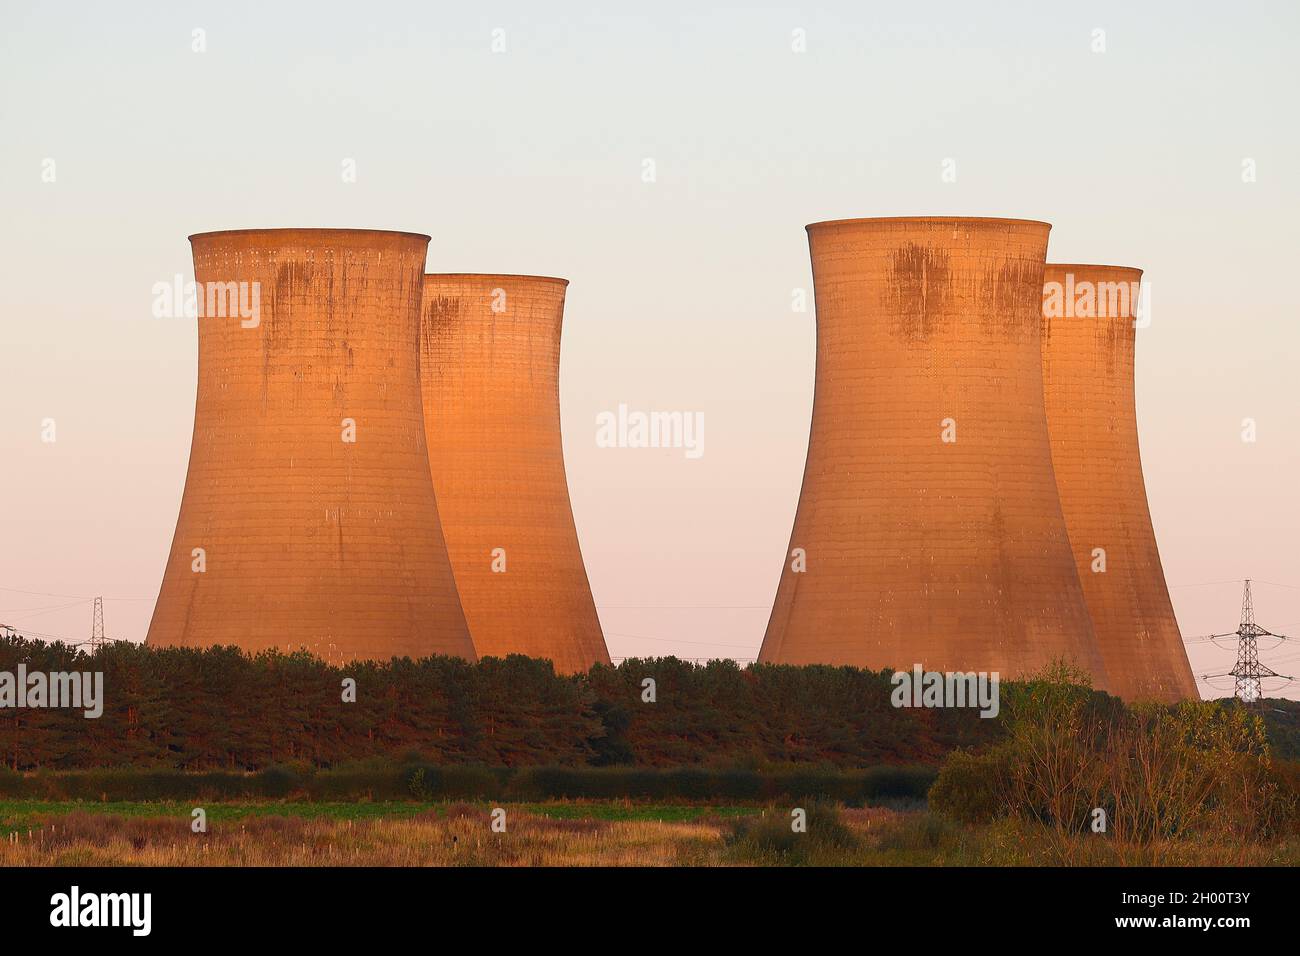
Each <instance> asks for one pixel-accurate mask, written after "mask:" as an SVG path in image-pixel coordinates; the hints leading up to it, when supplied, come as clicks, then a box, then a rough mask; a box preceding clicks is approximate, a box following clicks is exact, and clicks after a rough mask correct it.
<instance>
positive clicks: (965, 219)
mask: <svg viewBox="0 0 1300 956" xmlns="http://www.w3.org/2000/svg"><path fill="white" fill-rule="evenodd" d="M886 223H908V224H911V225H918V226H919V225H923V224H927V223H929V224H936V225H939V224H944V225H961V224H963V223H969V224H976V223H978V224H995V223H996V224H1001V225H1008V226H1046V227H1047V228H1048V229H1051V228H1052V224H1051V223H1050V222H1046V221H1044V220H1042V219H1017V218H1014V217H1011V218H1008V217H1002V216H862V217H857V218H849V219H823V220H820V221H818V222H810V223H808V225H806V226H804V229H805V230H807V231H808V232H812V230H814V229H824V228H828V227H831V226H868V225H878V224H879V225H884V224H886Z"/></svg>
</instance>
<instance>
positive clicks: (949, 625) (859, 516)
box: [760, 216, 1105, 686]
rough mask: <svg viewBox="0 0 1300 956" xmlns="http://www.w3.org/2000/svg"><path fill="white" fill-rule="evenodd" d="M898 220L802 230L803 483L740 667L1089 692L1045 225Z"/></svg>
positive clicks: (1096, 660) (1094, 657) (1091, 669)
mask: <svg viewBox="0 0 1300 956" xmlns="http://www.w3.org/2000/svg"><path fill="white" fill-rule="evenodd" d="M1050 228H1051V227H1050V225H1048V224H1047V223H1042V222H1037V221H1034V220H1022V219H991V218H973V219H967V218H960V217H924V216H923V217H904V218H885V219H850V220H833V221H830V222H825V223H814V224H812V225H810V226H809V227H808V229H807V231H808V239H809V247H810V250H811V254H812V267H813V281H814V287H815V297H816V305H817V372H816V383H815V389H814V402H813V417H812V427H811V429H810V437H809V447H808V460H807V464H806V466H805V470H804V480H803V488H802V491H801V493H800V497H799V506H798V511H797V514H796V518H795V525H794V530H793V534H792V536H791V539H790V550H791V553H793V552H794V551H795V549H800V551H801V552H802V554H803V556H804V564H803V568H802V569H801V570H800V569H796V566H795V565H796V561H795V560H793V559H792V558H791V555H790V554H788V555H787V558H786V562H785V565H784V567H783V570H782V574H781V579H780V583H779V587H778V590H777V597H776V601H775V604H774V607H773V610H772V617H771V620H770V621H769V624H768V629H767V634H766V636H765V638H764V642H763V648H762V651H761V652H760V660H763V661H770V662H774V663H790V664H811V663H824V664H851V665H854V666H858V667H871V668H899V669H910V668H911V667H912V665H913V664H915V663H920V664H922V665H924V666H925V667H926V668H927V669H932V670H951V671H957V670H960V671H971V670H976V671H998V672H999V673H1001V674H1002V675H1003V676H1004V677H1023V676H1026V675H1029V674H1033V673H1036V672H1038V671H1041V670H1042V669H1043V668H1045V667H1046V666H1047V665H1049V664H1051V663H1052V662H1054V661H1057V660H1066V661H1070V662H1073V663H1074V664H1076V665H1078V666H1080V667H1082V668H1084V669H1085V670H1086V671H1087V672H1088V673H1089V674H1091V675H1092V676H1093V678H1094V682H1095V683H1097V684H1098V685H1100V686H1105V673H1104V670H1103V669H1102V667H1101V663H1100V657H1099V655H1098V653H1097V649H1096V646H1095V640H1094V637H1093V633H1092V627H1091V623H1090V621H1089V619H1088V614H1087V609H1086V606H1085V604H1084V600H1083V595H1082V591H1081V589H1080V585H1079V579H1078V574H1077V572H1076V570H1075V567H1074V561H1073V558H1072V556H1071V553H1070V548H1069V541H1068V538H1067V536H1066V532H1065V524H1064V520H1063V518H1062V516H1061V509H1060V501H1059V499H1058V497H1057V492H1056V484H1055V479H1054V477H1053V474H1052V466H1051V451H1050V447H1049V444H1048V436H1047V426H1046V420H1045V414H1044V408H1043V391H1042V370H1041V356H1040V341H1039V335H1040V328H1039V322H1040V317H1041V296H1042V270H1043V261H1044V257H1045V254H1046V250H1047V237H1048V232H1049V230H1050Z"/></svg>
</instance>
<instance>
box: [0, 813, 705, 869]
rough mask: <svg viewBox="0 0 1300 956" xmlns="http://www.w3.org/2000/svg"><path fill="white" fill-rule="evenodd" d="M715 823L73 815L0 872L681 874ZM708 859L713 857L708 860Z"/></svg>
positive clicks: (460, 816)
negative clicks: (397, 869) (203, 821)
mask: <svg viewBox="0 0 1300 956" xmlns="http://www.w3.org/2000/svg"><path fill="white" fill-rule="evenodd" d="M721 827H722V825H721V824H708V823H660V822H657V821H639V820H638V821H617V822H614V821H605V820H568V819H551V818H548V817H543V816H535V815H532V814H528V813H525V812H523V811H520V810H509V811H508V815H507V818H506V832H505V833H494V832H492V829H491V825H490V819H489V816H488V813H487V811H486V810H485V809H481V808H480V809H476V810H473V811H470V812H466V811H463V810H459V809H458V808H452V810H451V812H449V813H448V814H446V815H445V816H444V815H439V814H434V813H425V814H420V815H418V816H415V817H412V818H408V819H377V820H360V821H352V820H331V819H322V818H317V819H304V818H300V817H275V816H265V817H255V818H248V819H245V820H242V821H239V822H233V821H231V822H226V823H212V824H210V825H209V830H208V832H207V833H206V834H199V833H192V832H191V831H190V823H189V821H188V820H186V819H174V818H157V817H155V818H140V817H134V818H132V817H117V816H109V815H103V814H89V813H84V812H80V811H77V812H73V813H69V814H66V815H61V816H59V817H58V818H57V819H53V820H51V821H50V822H49V823H48V824H46V825H44V826H42V827H40V828H39V829H35V830H33V831H31V835H30V836H28V835H27V834H25V833H19V834H16V837H17V839H7V840H4V841H3V842H0V866H51V865H53V866H681V865H694V864H707V863H710V862H716V860H712V859H710V852H709V851H710V849H711V848H714V847H716V846H717V845H720V838H721V835H722V829H721ZM714 856H716V854H714Z"/></svg>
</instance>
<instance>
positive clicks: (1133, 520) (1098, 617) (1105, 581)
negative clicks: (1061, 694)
mask: <svg viewBox="0 0 1300 956" xmlns="http://www.w3.org/2000/svg"><path fill="white" fill-rule="evenodd" d="M1141 279H1142V270H1140V269H1127V268H1123V267H1119V266H1084V265H1048V266H1047V269H1046V271H1045V273H1044V294H1043V386H1044V395H1045V400H1046V405H1047V426H1048V431H1049V432H1050V434H1051V442H1052V463H1053V465H1054V467H1055V469H1056V484H1057V488H1059V489H1060V494H1061V508H1062V510H1063V512H1064V514H1065V525H1066V528H1067V530H1068V532H1069V535H1070V543H1071V545H1072V546H1073V549H1074V560H1075V564H1076V565H1077V567H1078V569H1079V580H1080V582H1081V583H1082V585H1083V595H1084V598H1085V599H1086V600H1087V602H1088V610H1089V612H1090V613H1091V615H1092V624H1093V628H1094V630H1095V631H1096V633H1097V642H1098V645H1099V646H1100V649H1101V655H1102V660H1103V663H1104V664H1105V666H1106V671H1107V673H1108V674H1109V676H1110V689H1111V692H1112V693H1115V694H1118V695H1119V696H1121V697H1124V698H1128V699H1139V698H1153V699H1157V700H1162V701H1174V700H1182V699H1184V698H1191V699H1193V700H1194V699H1196V698H1198V697H1199V696H1200V695H1199V694H1198V693H1197V691H1196V681H1195V679H1194V678H1193V677H1192V671H1191V667H1190V665H1189V664H1188V662H1187V653H1186V651H1185V650H1184V649H1183V641H1182V636H1181V634H1180V633H1179V631H1178V622H1177V620H1175V618H1174V609H1173V605H1172V604H1170V601H1169V591H1168V589H1167V588H1166V587H1165V576H1164V571H1163V570H1162V569H1161V566H1160V552H1159V551H1158V550H1157V548H1156V536H1155V532H1154V531H1153V530H1152V528H1151V513H1150V511H1149V510H1148V508H1147V495H1146V485H1145V483H1144V482H1143V480H1142V460H1141V457H1140V455H1139V454H1138V433H1137V413H1136V409H1135V405H1134V400H1133V345H1134V337H1135V327H1134V316H1135V314H1136V311H1135V310H1136V306H1137V302H1138V291H1139V283H1140V282H1141Z"/></svg>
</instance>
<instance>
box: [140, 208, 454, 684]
mask: <svg viewBox="0 0 1300 956" xmlns="http://www.w3.org/2000/svg"><path fill="white" fill-rule="evenodd" d="M428 241H429V239H428V237H427V236H420V235H414V234H410V233H396V232H379V231H369V230H350V229H269V230H241V231H235V232H216V233H205V234H202V235H196V236H191V237H190V242H191V244H192V246H193V251H194V274H195V279H196V281H197V283H198V284H199V293H200V298H205V299H206V300H207V301H208V302H211V301H213V300H214V299H216V298H217V297H216V295H215V294H213V292H212V290H220V294H222V295H225V298H226V301H227V302H230V301H231V297H232V296H234V297H235V298H234V301H242V302H245V303H247V304H251V303H253V302H256V303H257V305H258V307H259V308H258V315H257V316H256V317H255V318H249V317H246V316H245V315H243V314H240V313H238V311H237V310H235V309H232V308H229V307H226V308H218V309H216V310H213V309H212V308H206V309H205V314H201V316H200V318H199V381H198V397H197V400H196V402H195V411H194V437H193V442H192V445H191V450H190V465H189V472H188V474H187V476H186V480H185V492H184V496H183V498H182V500H181V509H180V517H179V519H178V521H177V524H176V535H175V538H174V540H173V542H172V550H171V553H170V555H169V556H168V560H167V567H166V571H165V573H164V576H163V583H162V589H161V591H160V593H159V595H158V603H157V605H156V607H155V608H154V615H153V621H152V623H151V624H150V627H149V636H148V638H147V643H149V644H152V645H162V646H165V645H174V646H184V647H205V646H209V645H213V644H235V645H238V646H239V647H241V648H243V649H245V650H248V651H259V650H263V649H268V648H275V649H278V650H281V651H295V650H308V651H311V652H312V653H314V654H316V655H317V656H319V657H321V658H324V659H327V660H331V661H335V662H338V661H349V660H354V659H386V658H389V657H391V656H410V657H425V656H429V655H431V654H452V655H458V656H461V657H465V658H468V659H470V660H473V659H474V656H475V655H474V649H473V644H472V643H471V641H470V637H469V631H468V628H467V627H466V625H465V618H464V615H463V613H462V612H461V608H460V602H459V598H458V596H457V593H456V586H455V580H454V578H453V576H452V571H451V564H450V561H449V559H448V556H447V550H446V546H445V544H444V542H443V539H442V533H441V530H440V526H439V521H438V509H437V504H436V499H435V497H434V490H433V482H432V478H431V476H430V473H429V462H428V452H427V450H426V448H425V444H424V415H423V410H422V404H421V396H420V362H419V344H418V343H419V321H420V296H421V283H422V274H423V271H424V269H423V266H424V258H425V254H426V249H427V245H428ZM241 297H242V298H241ZM216 313H221V314H216Z"/></svg>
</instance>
